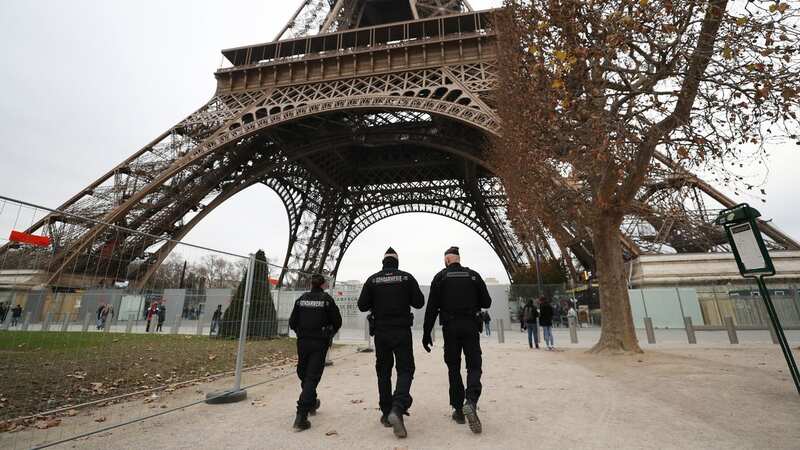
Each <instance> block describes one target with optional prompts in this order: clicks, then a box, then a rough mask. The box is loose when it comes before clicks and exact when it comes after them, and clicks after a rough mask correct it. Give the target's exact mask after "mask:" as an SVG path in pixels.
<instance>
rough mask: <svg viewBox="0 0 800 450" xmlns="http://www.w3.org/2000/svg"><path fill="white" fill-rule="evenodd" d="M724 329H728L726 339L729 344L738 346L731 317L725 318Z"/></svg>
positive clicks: (737, 337)
mask: <svg viewBox="0 0 800 450" xmlns="http://www.w3.org/2000/svg"><path fill="white" fill-rule="evenodd" d="M725 328H727V329H728V339H730V341H731V344H738V343H739V336H737V335H736V325H735V324H734V323H733V317H730V316H727V317H725Z"/></svg>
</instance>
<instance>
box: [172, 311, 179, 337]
mask: <svg viewBox="0 0 800 450" xmlns="http://www.w3.org/2000/svg"><path fill="white" fill-rule="evenodd" d="M180 328H181V314H180V313H178V314H176V315H175V322H173V324H172V329H171V330H170V331H169V332H170V334H178V330H179V329H180Z"/></svg>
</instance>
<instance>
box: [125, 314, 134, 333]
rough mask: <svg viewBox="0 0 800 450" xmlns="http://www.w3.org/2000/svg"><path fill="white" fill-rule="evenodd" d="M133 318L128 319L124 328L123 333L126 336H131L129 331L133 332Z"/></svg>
mask: <svg viewBox="0 0 800 450" xmlns="http://www.w3.org/2000/svg"><path fill="white" fill-rule="evenodd" d="M133 317H134V316H130V317H128V325H127V326H126V327H125V333H127V334H131V331H133Z"/></svg>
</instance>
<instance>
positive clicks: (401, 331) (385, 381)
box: [358, 247, 425, 438]
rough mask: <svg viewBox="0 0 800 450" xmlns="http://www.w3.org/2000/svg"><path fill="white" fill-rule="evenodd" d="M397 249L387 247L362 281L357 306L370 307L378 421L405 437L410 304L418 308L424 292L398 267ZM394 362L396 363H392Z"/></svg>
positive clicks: (411, 360) (411, 355)
mask: <svg viewBox="0 0 800 450" xmlns="http://www.w3.org/2000/svg"><path fill="white" fill-rule="evenodd" d="M399 266H400V259H399V257H398V256H397V252H396V251H394V249H393V248H391V247H389V249H388V250H386V253H385V254H384V255H383V269H382V270H381V271H380V272H377V273H375V274H374V275H372V276H371V277H369V278H368V279H367V281H366V282H365V283H364V288H363V289H362V290H361V295H360V296H359V298H358V309H359V310H361V311H362V312H367V311H370V312H371V314H372V320H373V321H374V324H375V325H374V330H375V372H376V373H377V376H378V397H379V402H378V404H379V406H380V409H381V419H380V422H381V424H383V426H385V427H392V428H393V431H394V434H395V436H397V437H399V438H405V437H406V436H408V432H407V430H406V427H405V423H404V421H403V416H404V415H406V413H407V412H408V409H409V408H410V407H411V403H412V398H411V381H412V380H413V379H414V370H415V366H414V350H413V341H412V338H411V327H412V326H413V325H414V316H413V314H412V313H411V308H412V307H414V308H415V309H420V308H422V306H423V305H425V296H424V295H423V294H422V291H421V290H420V288H419V283H417V280H416V279H415V278H414V276H413V275H411V274H410V273H408V272H403V271H402V270H399ZM395 362H396V365H395ZM392 366H396V371H397V384H396V385H395V390H394V395H392Z"/></svg>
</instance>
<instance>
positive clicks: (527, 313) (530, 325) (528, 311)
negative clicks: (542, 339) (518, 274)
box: [520, 299, 539, 349]
mask: <svg viewBox="0 0 800 450" xmlns="http://www.w3.org/2000/svg"><path fill="white" fill-rule="evenodd" d="M538 318H539V311H537V310H536V306H534V305H533V300H531V299H528V303H527V304H526V305H525V308H523V309H522V319H520V320H521V321H522V322H523V323H524V324H525V328H527V329H528V347H529V348H533V346H534V345H536V348H537V349H538V348H539V325H538V322H537V319H538Z"/></svg>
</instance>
